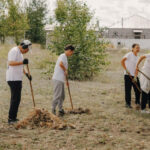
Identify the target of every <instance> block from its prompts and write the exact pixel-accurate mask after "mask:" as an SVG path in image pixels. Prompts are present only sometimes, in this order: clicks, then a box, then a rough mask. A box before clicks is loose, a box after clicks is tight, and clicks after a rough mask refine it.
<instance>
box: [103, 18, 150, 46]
mask: <svg viewBox="0 0 150 150" xmlns="http://www.w3.org/2000/svg"><path fill="white" fill-rule="evenodd" d="M104 36H105V38H107V39H108V40H109V41H110V42H111V43H112V44H113V45H114V46H115V47H126V48H130V47H131V45H132V43H139V44H140V45H141V47H142V48H143V49H148V48H150V42H149V41H150V20H149V19H146V18H144V17H141V16H139V15H134V16H131V17H129V18H125V19H123V18H122V20H121V21H120V22H117V23H115V24H113V25H112V26H111V27H109V28H108V29H107V30H106V31H105V34H104Z"/></svg>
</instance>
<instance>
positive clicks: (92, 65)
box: [49, 0, 107, 80]
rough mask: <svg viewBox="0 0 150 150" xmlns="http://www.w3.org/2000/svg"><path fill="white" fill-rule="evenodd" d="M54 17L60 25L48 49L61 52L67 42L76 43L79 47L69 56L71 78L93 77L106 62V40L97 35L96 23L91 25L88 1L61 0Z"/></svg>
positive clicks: (51, 37) (58, 2) (57, 52)
mask: <svg viewBox="0 0 150 150" xmlns="http://www.w3.org/2000/svg"><path fill="white" fill-rule="evenodd" d="M55 17H56V22H57V26H56V27H55V29H54V32H52V33H51V35H50V39H51V43H50V45H49V49H50V50H53V52H55V53H56V54H57V55H59V54H61V53H63V52H64V47H65V46H66V45H67V44H73V45H74V46H75V48H76V49H75V54H74V55H73V56H72V58H70V59H69V67H70V68H69V77H70V78H71V79H77V80H86V79H92V77H93V76H94V75H95V74H96V73H98V72H99V71H100V70H101V69H102V67H103V66H104V65H106V64H107V62H106V61H105V58H106V53H105V48H106V43H105V42H104V41H100V40H99V38H100V35H101V34H100V33H98V34H96V25H95V26H92V27H90V22H91V19H92V18H93V14H92V13H91V12H90V11H89V8H88V7H87V5H86V4H85V3H82V2H79V1H76V0H58V1H57V8H56V10H55Z"/></svg>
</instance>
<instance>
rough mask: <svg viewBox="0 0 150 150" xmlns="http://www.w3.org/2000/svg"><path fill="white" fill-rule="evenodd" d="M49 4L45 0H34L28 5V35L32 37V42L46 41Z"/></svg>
mask: <svg viewBox="0 0 150 150" xmlns="http://www.w3.org/2000/svg"><path fill="white" fill-rule="evenodd" d="M46 13H47V5H46V3H45V0H32V1H31V2H30V4H29V7H27V16H28V24H29V30H28V31H27V33H26V36H27V37H28V38H29V39H31V41H32V42H36V43H41V44H44V43H45V40H46V39H45V30H44V26H45V24H46Z"/></svg>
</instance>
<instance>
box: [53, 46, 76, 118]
mask: <svg viewBox="0 0 150 150" xmlns="http://www.w3.org/2000/svg"><path fill="white" fill-rule="evenodd" d="M74 49H75V48H74V47H73V46H72V45H68V46H66V48H65V52H64V53H63V54H61V55H60V56H59V57H58V60H57V62H56V65H55V70H54V74H53V78H52V79H53V84H54V95H53V102H52V113H53V114H56V106H57V105H58V108H59V115H60V116H63V115H64V113H65V112H64V109H63V102H64V99H65V91H64V82H65V81H66V76H67V75H68V59H67V57H69V56H72V55H73V52H74ZM66 83H67V82H66ZM67 86H68V85H67Z"/></svg>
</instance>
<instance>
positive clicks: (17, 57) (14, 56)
mask: <svg viewBox="0 0 150 150" xmlns="http://www.w3.org/2000/svg"><path fill="white" fill-rule="evenodd" d="M31 45H32V43H31V42H30V41H29V40H24V41H23V42H22V43H21V44H20V45H19V46H17V47H14V48H12V49H11V50H10V51H9V53H8V62H7V66H8V68H7V71H6V81H7V83H8V85H9V87H10V92H11V100H10V108H9V116H8V123H9V124H13V123H15V122H17V121H18V119H17V113H18V108H19V104H20V100H21V90H22V78H23V73H24V74H25V75H26V76H27V78H28V79H29V80H32V77H31V76H30V75H29V74H28V73H26V72H25V70H24V68H23V65H26V64H28V63H29V61H28V59H26V58H25V59H23V54H25V53H27V52H28V51H29V49H30V47H31Z"/></svg>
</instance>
